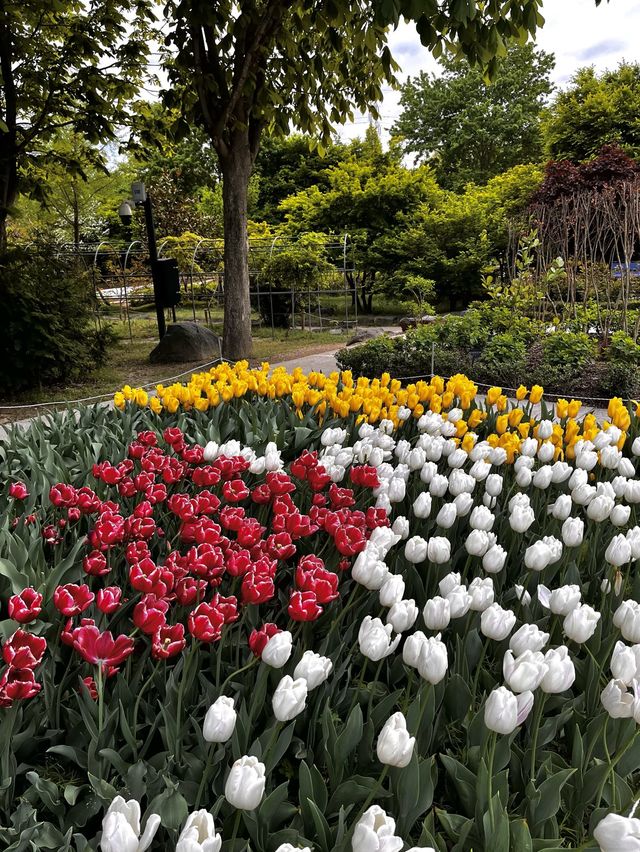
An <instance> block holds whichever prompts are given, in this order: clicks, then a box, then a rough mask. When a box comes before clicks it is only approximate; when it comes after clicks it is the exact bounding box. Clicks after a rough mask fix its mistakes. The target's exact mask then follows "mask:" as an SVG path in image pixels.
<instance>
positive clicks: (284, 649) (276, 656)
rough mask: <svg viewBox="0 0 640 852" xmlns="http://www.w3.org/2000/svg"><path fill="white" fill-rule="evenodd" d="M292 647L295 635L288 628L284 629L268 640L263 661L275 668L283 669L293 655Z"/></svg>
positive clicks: (262, 656) (262, 657)
mask: <svg viewBox="0 0 640 852" xmlns="http://www.w3.org/2000/svg"><path fill="white" fill-rule="evenodd" d="M292 649H293V636H292V635H291V633H290V632H289V631H288V630H282V631H280V633H276V634H275V635H274V636H272V637H271V638H270V639H269V640H267V644H266V645H265V646H264V650H263V651H262V654H261V659H262V662H263V663H266V664H267V665H268V666H271V668H273V669H281V668H282V667H283V666H284V664H285V663H286V662H287V660H288V659H289V657H290V656H291V651H292Z"/></svg>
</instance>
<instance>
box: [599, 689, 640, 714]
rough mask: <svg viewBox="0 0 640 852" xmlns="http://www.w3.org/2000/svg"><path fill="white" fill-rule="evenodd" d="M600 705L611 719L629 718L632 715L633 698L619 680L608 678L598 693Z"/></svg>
mask: <svg viewBox="0 0 640 852" xmlns="http://www.w3.org/2000/svg"><path fill="white" fill-rule="evenodd" d="M600 701H601V702H602V706H603V707H604V709H605V710H606V711H607V713H608V714H609V716H610V717H611V718H612V719H630V718H631V717H632V716H633V711H634V704H635V698H634V695H633V693H632V692H627V685H626V683H624V682H623V681H621V680H610V681H609V683H608V684H607V685H606V686H605V688H604V689H603V690H602V692H601V694H600Z"/></svg>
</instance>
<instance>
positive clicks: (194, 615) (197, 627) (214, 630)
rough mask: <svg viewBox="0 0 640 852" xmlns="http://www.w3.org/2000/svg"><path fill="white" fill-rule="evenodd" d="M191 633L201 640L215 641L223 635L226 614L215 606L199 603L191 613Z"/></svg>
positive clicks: (189, 625) (189, 621)
mask: <svg viewBox="0 0 640 852" xmlns="http://www.w3.org/2000/svg"><path fill="white" fill-rule="evenodd" d="M187 624H188V627H189V633H191V635H192V636H194V637H195V638H196V639H198V640H199V641H200V642H215V641H217V640H218V639H219V638H220V637H221V636H222V626H223V624H224V615H223V614H222V613H221V612H220V610H219V609H217V608H216V607H215V606H212V605H211V604H208V603H201V604H199V605H198V606H197V607H196V608H195V609H194V610H192V611H191V612H190V613H189V618H188V620H187Z"/></svg>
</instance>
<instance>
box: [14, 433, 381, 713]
mask: <svg viewBox="0 0 640 852" xmlns="http://www.w3.org/2000/svg"><path fill="white" fill-rule="evenodd" d="M162 439H163V440H162ZM162 439H160V438H159V436H158V435H157V434H156V433H155V432H141V433H139V434H138V435H137V437H136V439H135V440H134V441H133V442H132V443H131V444H130V445H129V448H128V457H127V458H125V459H123V460H121V461H119V462H116V463H112V462H109V461H104V462H102V463H100V464H96V465H94V467H93V476H94V477H95V479H96V480H97V484H96V485H95V490H94V489H92V488H90V487H89V486H86V485H85V486H82V487H79V488H77V487H74V486H72V485H68V484H64V483H59V484H57V485H54V486H53V487H52V488H51V490H50V493H49V500H50V503H51V508H50V509H46V511H45V512H44V515H45V516H46V517H44V518H43V523H42V536H43V539H44V543H45V544H44V546H45V547H48V548H49V550H50V552H51V554H52V560H53V559H54V557H55V551H56V549H61V550H65V549H67V548H69V547H70V546H71V545H72V544H73V543H74V542H75V541H77V539H78V536H82V537H83V538H84V539H85V540H86V546H87V549H86V553H85V555H84V557H83V558H82V561H81V568H80V565H79V566H78V576H77V577H75V578H73V579H75V580H76V582H68V583H65V584H62V585H59V586H57V588H55V590H54V592H53V595H52V596H51V600H45V599H44V597H43V591H44V590H43V589H37V588H32V587H28V588H25V589H23V590H22V591H21V592H20V593H19V594H15V595H14V596H13V597H11V598H10V599H9V601H8V614H9V617H10V618H12V619H13V620H15V621H16V622H18V623H19V624H20V625H26V624H30V625H31V629H32V632H26V631H25V630H23V629H19V630H17V631H16V632H15V633H14V635H13V636H12V637H11V638H10V639H9V640H8V641H7V642H6V643H5V645H4V647H3V649H2V654H3V659H4V662H5V663H6V666H7V667H6V669H5V670H4V672H3V673H2V675H1V676H0V705H1V706H9V705H11V703H12V702H13V701H14V700H17V699H24V698H30V697H33V696H34V695H36V694H38V692H39V691H40V689H41V685H40V684H39V683H38V682H37V680H36V677H35V674H34V670H35V669H36V667H37V666H38V665H39V664H40V663H41V662H42V661H43V658H44V655H45V652H46V648H47V639H48V640H49V641H50V642H56V644H57V642H58V640H59V641H60V642H61V643H63V644H64V645H67V646H69V647H71V648H73V650H74V651H75V652H76V653H77V654H78V655H79V656H80V657H81V658H82V660H84V661H85V662H87V663H89V664H91V665H93V666H96V667H97V670H98V673H99V675H100V678H102V677H103V676H105V677H108V676H111V675H114V674H116V673H117V672H118V671H119V669H120V667H121V666H122V664H123V663H124V662H125V660H126V659H127V658H128V657H129V656H130V655H132V654H133V653H134V652H136V650H137V649H139V648H144V646H145V643H150V653H151V656H152V657H153V658H155V659H156V660H163V659H168V658H171V657H175V656H176V655H179V654H180V653H181V652H182V651H183V650H184V648H185V647H186V645H187V641H188V635H190V636H191V637H193V640H195V641H197V642H204V643H212V642H217V641H219V640H220V639H221V637H222V635H223V631H224V628H225V625H229V624H231V623H233V622H236V621H237V620H238V619H239V618H240V617H241V615H242V613H243V610H244V609H246V608H250V607H262V608H263V609H266V610H267V611H266V613H265V614H266V615H267V616H268V617H267V618H262V615H263V614H262V613H261V619H262V620H263V621H265V622H266V624H265V627H264V628H263V629H262V630H258V631H257V633H256V635H262V633H264V634H265V637H266V636H267V633H268V631H269V630H271V631H272V632H273V631H274V630H279V629H283V627H285V626H286V625H287V622H288V623H289V624H290V622H307V621H314V620H315V619H317V618H318V617H319V616H320V614H321V613H322V612H323V609H324V607H326V606H327V605H328V604H330V603H331V602H332V601H333V600H335V599H336V598H337V597H338V596H339V594H340V591H339V586H340V573H341V572H342V571H345V570H347V569H348V568H349V567H350V565H351V561H352V557H354V556H355V555H356V554H358V553H359V552H360V551H362V550H363V549H364V548H365V546H366V543H367V540H368V538H369V536H370V534H371V531H372V530H373V529H375V528H376V527H378V526H387V525H388V524H389V521H388V518H387V514H386V512H385V511H384V510H380V509H375V508H368V509H367V510H366V511H361V510H359V509H357V508H355V507H356V505H357V503H358V502H362V500H361V499H360V498H361V497H363V496H366V497H368V496H369V495H370V491H371V489H372V488H375V487H377V485H378V484H379V483H378V476H377V472H376V469H375V468H373V467H367V466H366V465H361V466H356V467H354V468H353V469H352V471H351V479H352V484H353V486H354V487H353V488H344V487H338V486H337V485H336V484H335V483H334V482H332V480H331V478H330V476H329V475H328V474H327V472H326V471H325V469H324V468H323V467H322V465H321V464H320V463H319V461H318V455H317V453H315V452H309V451H304V452H303V453H302V454H301V455H300V456H299V457H298V458H296V459H295V460H294V461H293V462H292V463H291V464H290V465H289V470H288V472H287V471H286V470H285V469H284V467H280V469H278V470H270V471H267V472H264V473H261V474H256V473H252V472H251V470H250V468H251V462H250V460H249V458H248V457H247V456H246V455H235V456H232V457H230V456H227V455H221V456H218V457H217V458H215V459H214V460H213V461H210V462H209V461H206V460H205V453H204V448H203V447H202V446H199V445H197V444H188V443H187V440H186V437H185V435H184V434H183V433H182V431H181V430H179V429H177V428H170V429H166V430H165V431H164V433H163V435H162ZM163 444H164V446H163ZM12 496H13V497H14V500H15V501H16V513H18V512H19V508H20V501H21V500H23V499H24V498H25V497H26V496H27V489H26V487H24V486H23V484H22V483H14V485H13V490H12ZM369 502H370V501H369ZM51 515H53V517H51ZM24 521H25V522H29V523H32V522H33V517H32V516H30V517H29V518H28V519H27V518H26V517H25V518H24ZM323 556H324V558H323ZM81 571H82V574H84V576H82V574H81ZM278 619H279V620H280V621H281V622H282V623H283V624H282V627H278V626H276V625H275V624H274V622H277V621H278ZM251 621H252V623H253V625H255V623H256V619H255V618H252V619H251ZM116 630H119V632H116ZM249 632H250V630H249V629H248V630H247V634H249ZM247 638H248V635H247ZM259 645H260V642H259V641H258V640H255V639H254V641H252V643H251V647H252V650H254V652H255V653H256V655H259V653H260V648H259ZM85 683H86V685H87V687H88V688H89V690H90V692H91V693H92V694H93V693H94V692H95V688H94V687H95V683H94V681H93V678H92V677H91V676H89V677H87V678H85Z"/></svg>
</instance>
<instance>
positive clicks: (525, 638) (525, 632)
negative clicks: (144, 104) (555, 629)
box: [509, 624, 549, 657]
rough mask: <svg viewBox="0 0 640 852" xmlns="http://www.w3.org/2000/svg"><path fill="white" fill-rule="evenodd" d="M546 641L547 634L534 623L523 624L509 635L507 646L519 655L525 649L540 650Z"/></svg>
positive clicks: (547, 639) (547, 638)
mask: <svg viewBox="0 0 640 852" xmlns="http://www.w3.org/2000/svg"><path fill="white" fill-rule="evenodd" d="M548 641H549V634H548V633H544V632H543V631H542V630H540V628H539V627H538V626H537V625H536V624H523V625H522V627H519V628H518V630H516V632H515V633H514V634H513V636H512V637H511V639H510V641H509V648H510V649H511V650H512V651H513V653H514V654H515V655H516V657H519V656H520V655H521V654H524V652H525V651H541V650H542V649H543V648H544V646H545V645H546V644H547V642H548Z"/></svg>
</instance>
